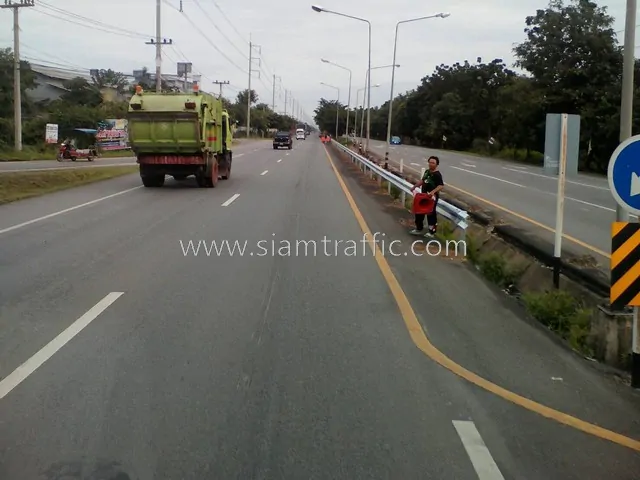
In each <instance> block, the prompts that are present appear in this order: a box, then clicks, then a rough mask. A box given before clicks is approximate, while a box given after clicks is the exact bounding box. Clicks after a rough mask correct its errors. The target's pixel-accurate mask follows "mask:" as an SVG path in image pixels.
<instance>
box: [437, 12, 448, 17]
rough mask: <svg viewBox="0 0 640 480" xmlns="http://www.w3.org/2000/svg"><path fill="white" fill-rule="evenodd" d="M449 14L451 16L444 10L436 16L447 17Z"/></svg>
mask: <svg viewBox="0 0 640 480" xmlns="http://www.w3.org/2000/svg"><path fill="white" fill-rule="evenodd" d="M449 16H451V14H450V13H449V12H442V13H439V14H437V15H436V17H440V18H447V17H449Z"/></svg>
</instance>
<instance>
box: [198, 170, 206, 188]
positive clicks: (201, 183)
mask: <svg viewBox="0 0 640 480" xmlns="http://www.w3.org/2000/svg"><path fill="white" fill-rule="evenodd" d="M206 180H207V179H206V178H205V176H204V172H198V173H196V183H197V184H198V187H200V188H205V187H206V186H207V181H206Z"/></svg>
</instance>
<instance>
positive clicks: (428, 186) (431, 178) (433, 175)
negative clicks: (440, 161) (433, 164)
mask: <svg viewBox="0 0 640 480" xmlns="http://www.w3.org/2000/svg"><path fill="white" fill-rule="evenodd" d="M422 182H423V185H422V192H423V193H429V192H433V191H434V190H435V189H436V188H437V187H439V186H440V185H444V180H443V179H442V174H441V173H440V171H439V170H436V171H435V172H432V171H431V170H429V169H427V170H426V171H425V172H424V176H423V177H422ZM439 198H440V192H438V193H436V200H438V199H439Z"/></svg>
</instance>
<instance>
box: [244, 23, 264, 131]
mask: <svg viewBox="0 0 640 480" xmlns="http://www.w3.org/2000/svg"><path fill="white" fill-rule="evenodd" d="M254 49H256V51H257V52H258V54H261V53H262V49H261V47H260V45H256V44H254V43H253V42H252V41H251V35H249V88H248V89H247V138H249V134H250V133H251V77H252V74H253V61H254V60H256V59H254V58H253V50H254ZM257 60H258V66H259V65H260V57H258V58H257ZM257 73H258V78H260V70H258V71H257Z"/></svg>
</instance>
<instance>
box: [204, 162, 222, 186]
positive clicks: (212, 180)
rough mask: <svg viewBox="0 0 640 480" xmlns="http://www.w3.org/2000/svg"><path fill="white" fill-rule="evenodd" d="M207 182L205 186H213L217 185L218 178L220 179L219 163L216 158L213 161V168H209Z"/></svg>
mask: <svg viewBox="0 0 640 480" xmlns="http://www.w3.org/2000/svg"><path fill="white" fill-rule="evenodd" d="M208 180H209V184H208V185H207V187H209V188H215V187H216V186H217V185H218V180H220V165H219V164H218V161H217V160H214V162H213V168H212V169H211V177H210V178H209V179H208Z"/></svg>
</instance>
